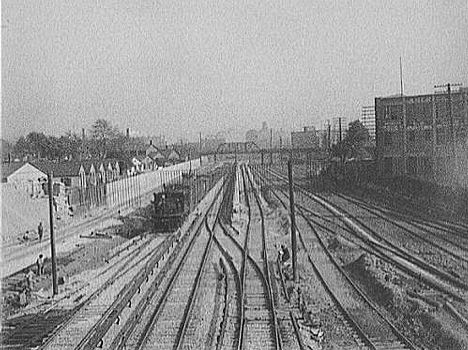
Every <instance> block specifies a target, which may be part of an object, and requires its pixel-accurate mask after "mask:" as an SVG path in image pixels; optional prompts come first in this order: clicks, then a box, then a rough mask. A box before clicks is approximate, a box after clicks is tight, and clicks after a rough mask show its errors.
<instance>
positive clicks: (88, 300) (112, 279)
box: [39, 241, 166, 350]
mask: <svg viewBox="0 0 468 350" xmlns="http://www.w3.org/2000/svg"><path fill="white" fill-rule="evenodd" d="M165 242H166V241H163V242H162V244H161V246H162V245H164V243H165ZM149 243H150V242H149V241H147V242H145V244H144V245H141V246H139V247H137V250H136V251H134V252H131V253H130V255H129V256H128V257H127V260H130V259H131V258H132V257H133V256H135V255H137V254H138V253H139V252H140V251H141V250H142V249H144V248H145V247H146V246H147V245H148V244H149ZM158 251H159V249H158ZM158 251H157V252H158ZM157 252H156V253H157ZM148 255H149V254H147V255H146V256H144V257H142V258H140V259H138V261H136V262H133V263H132V264H131V265H130V266H127V267H125V269H124V270H123V271H122V270H118V271H116V272H115V273H113V274H112V275H111V276H110V277H109V278H108V279H107V281H106V282H105V283H103V284H102V285H101V286H100V287H99V288H98V289H97V290H95V291H94V292H93V293H92V294H91V295H90V296H88V297H87V298H86V299H85V300H84V301H82V302H81V303H80V304H78V305H77V306H76V307H75V308H74V309H73V311H72V312H71V314H70V315H69V317H68V318H67V320H66V321H65V322H63V323H62V324H61V325H60V326H59V327H57V328H56V329H55V330H54V331H53V332H52V333H51V334H50V336H49V337H48V338H47V339H46V341H45V342H43V344H42V345H41V346H40V347H39V349H40V350H42V349H46V348H47V347H48V346H49V345H50V343H51V342H52V341H54V339H55V338H56V336H57V335H58V334H60V332H62V331H64V330H65V328H66V327H67V326H69V325H70V324H71V323H72V322H73V321H74V318H75V317H76V315H77V314H78V313H79V312H80V311H81V310H83V309H84V308H85V307H86V306H88V305H89V304H90V303H91V302H92V301H93V300H95V299H96V298H98V297H99V296H100V295H101V294H102V293H103V292H104V291H105V290H106V289H107V288H109V287H110V286H112V285H113V284H115V283H116V282H117V281H118V279H119V278H120V277H122V276H123V275H125V274H126V273H127V272H128V271H130V270H131V269H133V268H134V267H135V266H137V265H138V264H139V263H141V261H143V260H144V259H146V258H147V257H148ZM109 268H110V267H109ZM109 268H106V269H109Z"/></svg>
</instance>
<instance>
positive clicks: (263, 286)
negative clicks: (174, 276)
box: [241, 167, 281, 350]
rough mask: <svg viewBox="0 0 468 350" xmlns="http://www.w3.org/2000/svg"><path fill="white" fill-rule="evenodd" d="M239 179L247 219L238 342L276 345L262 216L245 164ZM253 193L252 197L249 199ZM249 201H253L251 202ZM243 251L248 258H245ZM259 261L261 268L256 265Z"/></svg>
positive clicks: (250, 345)
mask: <svg viewBox="0 0 468 350" xmlns="http://www.w3.org/2000/svg"><path fill="white" fill-rule="evenodd" d="M243 183H244V189H245V192H246V204H247V208H248V217H249V220H248V223H247V231H246V234H245V241H244V257H243V266H242V274H241V276H242V286H243V288H242V292H243V295H242V299H243V300H244V310H243V320H242V330H241V344H242V347H243V348H247V349H260V348H262V349H275V350H277V349H280V346H281V345H280V344H281V341H280V339H279V331H278V327H277V321H276V314H275V310H274V305H273V293H272V290H271V281H270V278H269V268H268V257H267V251H266V247H265V218H264V215H263V210H262V207H261V205H260V203H259V202H258V198H257V197H256V192H255V189H254V187H253V185H252V183H251V179H250V176H249V174H248V171H247V168H246V167H244V168H243ZM252 197H254V201H251V199H252ZM252 202H253V203H252ZM247 254H249V255H251V256H252V260H253V261H255V262H256V263H257V264H253V262H252V261H251V260H249V259H247ZM259 265H261V266H262V267H263V269H259Z"/></svg>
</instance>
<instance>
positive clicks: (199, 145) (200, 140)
mask: <svg viewBox="0 0 468 350" xmlns="http://www.w3.org/2000/svg"><path fill="white" fill-rule="evenodd" d="M201 151H202V139H201V133H200V139H199V141H198V153H200V168H201V166H202V153H201Z"/></svg>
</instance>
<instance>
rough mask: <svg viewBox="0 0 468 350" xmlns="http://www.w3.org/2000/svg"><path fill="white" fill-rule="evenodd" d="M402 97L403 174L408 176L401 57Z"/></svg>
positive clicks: (401, 81) (401, 79) (401, 80)
mask: <svg viewBox="0 0 468 350" xmlns="http://www.w3.org/2000/svg"><path fill="white" fill-rule="evenodd" d="M400 95H401V103H402V105H403V106H402V110H403V174H404V175H406V174H407V172H408V169H407V156H408V155H407V153H408V140H407V135H406V100H405V95H404V94H403V68H402V64H401V57H400Z"/></svg>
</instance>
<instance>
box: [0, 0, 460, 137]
mask: <svg viewBox="0 0 468 350" xmlns="http://www.w3.org/2000/svg"><path fill="white" fill-rule="evenodd" d="M467 18H468V1H466V0H459V1H457V0H454V1H448V0H440V1H403V0H399V1H310V0H299V1H294V2H293V1H266V0H251V1H237V0H221V1H214V0H187V1H184V2H174V1H172V0H171V1H169V0H161V1H157V2H156V1H151V0H135V1H118V0H102V1H99V2H96V1H92V0H82V1H71V2H65V1H62V0H43V1H28V0H23V1H20V0H4V1H2V138H4V139H7V140H12V139H16V138H17V137H19V136H20V135H25V134H27V133H28V132H30V131H39V132H45V133H47V134H63V133H65V132H67V131H68V130H71V131H73V132H76V133H80V132H81V128H83V127H84V128H89V127H90V125H91V124H92V123H93V121H94V120H96V119H98V118H105V119H108V120H109V121H111V122H112V123H113V124H115V125H116V126H118V127H119V129H121V130H125V129H126V128H130V129H131V130H132V131H134V132H138V133H139V134H141V135H153V134H154V135H159V134H164V135H166V138H167V139H168V140H169V141H170V142H173V141H177V140H179V139H181V138H184V139H189V140H195V139H197V138H198V133H199V132H202V133H203V134H204V135H209V134H216V133H218V132H220V131H223V130H227V129H231V130H236V132H239V133H242V132H245V131H247V130H248V129H259V128H260V127H261V123H262V122H263V121H266V122H267V123H268V125H269V126H270V127H273V128H275V129H284V130H287V129H296V130H298V129H300V128H301V127H302V126H304V125H320V124H321V121H323V120H325V119H331V118H335V117H339V116H342V117H345V118H347V120H353V119H357V118H359V116H360V113H361V107H362V106H367V105H372V104H373V101H374V98H375V97H378V96H387V95H392V94H396V93H399V91H400V81H399V57H400V56H401V57H402V60H403V76H404V87H405V93H406V94H419V93H432V92H433V91H434V88H433V86H434V85H435V84H444V83H447V82H451V83H462V84H463V85H464V86H468V57H467V53H468V20H467Z"/></svg>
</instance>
